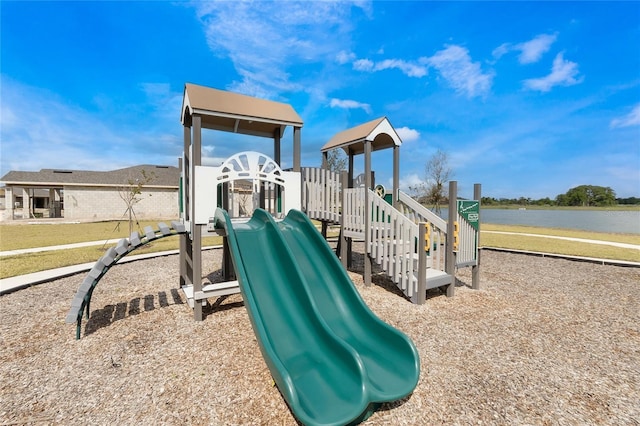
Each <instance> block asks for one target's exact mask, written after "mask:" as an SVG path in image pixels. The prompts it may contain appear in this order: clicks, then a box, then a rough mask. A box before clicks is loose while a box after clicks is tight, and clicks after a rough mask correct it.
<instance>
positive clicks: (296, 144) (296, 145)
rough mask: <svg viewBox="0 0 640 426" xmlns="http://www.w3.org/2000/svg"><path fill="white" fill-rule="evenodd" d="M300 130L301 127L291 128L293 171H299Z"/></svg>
mask: <svg viewBox="0 0 640 426" xmlns="http://www.w3.org/2000/svg"><path fill="white" fill-rule="evenodd" d="M301 130H302V128H301V127H294V128H293V171H294V172H299V171H300V158H301V151H300V133H301Z"/></svg>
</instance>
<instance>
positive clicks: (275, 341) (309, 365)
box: [216, 209, 420, 425]
mask: <svg viewBox="0 0 640 426" xmlns="http://www.w3.org/2000/svg"><path fill="white" fill-rule="evenodd" d="M216 226H217V227H219V228H224V229H225V230H226V233H227V238H228V242H229V248H230V252H231V256H232V260H233V263H234V267H235V270H236V275H237V278H238V281H239V282H240V289H241V291H242V296H243V298H244V302H245V306H246V308H247V311H248V313H249V317H250V319H251V323H252V325H253V329H254V332H255V334H256V337H257V339H258V342H259V345H260V349H261V351H262V355H263V357H264V359H265V362H266V363H267V365H268V367H269V370H270V371H271V374H272V376H273V378H274V381H275V383H276V384H277V386H278V388H279V390H280V392H281V393H282V395H283V397H284V398H285V400H286V401H287V403H288V404H289V407H290V408H291V410H292V412H293V414H294V415H295V416H296V418H297V419H298V420H299V421H300V422H302V423H304V424H305V425H344V424H349V423H357V422H359V421H361V420H363V419H365V418H367V417H368V416H369V415H371V413H372V412H373V411H374V410H375V408H376V407H377V406H378V405H379V404H380V403H381V402H385V401H394V400H397V399H400V398H403V397H405V396H407V395H409V394H410V393H411V392H412V391H413V389H415V386H416V384H417V382H418V377H419V364H420V363H419V358H418V353H417V351H416V349H415V346H414V345H413V343H412V342H411V340H410V339H409V338H408V337H407V336H405V335H404V334H402V333H401V332H400V331H398V330H396V329H394V328H392V327H391V326H389V325H388V324H386V323H384V322H382V321H381V320H380V319H379V318H377V317H376V316H375V315H374V314H373V313H372V312H371V311H370V310H369V308H368V307H367V306H366V305H365V303H364V302H363V301H362V299H361V298H360V295H359V294H358V292H357V290H356V289H355V287H354V286H353V283H352V282H351V280H350V279H349V277H348V275H347V274H346V272H345V271H344V269H343V268H342V265H341V264H340V262H339V261H338V259H337V258H336V257H335V255H334V254H333V252H332V251H331V249H330V247H329V246H328V245H327V243H326V242H325V241H324V239H323V238H322V236H321V235H320V234H319V233H318V231H317V230H316V229H315V227H314V226H313V224H312V223H310V222H309V220H308V219H307V218H306V216H305V215H304V214H302V213H300V212H297V211H292V212H291V213H289V215H288V216H287V218H286V219H285V220H284V221H282V222H280V223H276V222H275V221H274V220H273V218H272V217H271V215H270V214H269V213H267V212H266V211H264V210H260V209H258V210H256V211H255V212H254V215H253V217H252V218H251V219H250V220H249V221H248V222H244V223H235V222H232V221H231V220H230V218H229V216H228V215H227V213H226V212H225V211H224V210H222V209H218V210H217V211H216Z"/></svg>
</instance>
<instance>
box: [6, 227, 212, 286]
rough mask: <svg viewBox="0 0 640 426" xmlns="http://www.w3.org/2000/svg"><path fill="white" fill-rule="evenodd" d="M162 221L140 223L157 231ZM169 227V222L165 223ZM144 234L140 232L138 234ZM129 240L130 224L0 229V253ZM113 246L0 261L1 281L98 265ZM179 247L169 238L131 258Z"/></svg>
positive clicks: (204, 241)
mask: <svg viewBox="0 0 640 426" xmlns="http://www.w3.org/2000/svg"><path fill="white" fill-rule="evenodd" d="M158 222H159V221H144V222H140V228H141V229H144V227H145V226H151V227H152V228H153V229H158ZM164 222H165V223H167V224H169V223H170V221H164ZM138 232H141V230H138ZM128 236H129V224H128V222H125V221H122V222H120V223H118V222H94V223H78V224H53V225H22V224H20V225H13V224H12V225H0V251H7V250H18V249H25V248H33V247H47V246H52V245H59V244H71V243H80V242H85V241H106V240H110V239H117V238H123V237H128ZM219 244H222V238H221V237H215V236H214V237H204V238H203V239H202V245H203V246H212V245H219ZM112 246H114V244H106V245H102V244H101V245H96V246H91V247H82V248H75V249H66V250H55V251H45V252H40V253H29V254H21V255H17V256H5V257H0V279H1V278H8V277H13V276H16V275H23V274H28V273H32V272H39V271H45V270H47V269H54V268H61V267H64V266H70V265H77V264H80V263H88V262H95V261H96V260H98V259H99V258H100V257H102V255H103V254H104V252H105V251H106V250H107V249H108V248H109V247H112ZM178 247H179V241H178V237H177V236H175V237H168V238H163V239H160V240H157V241H154V242H152V243H151V244H148V245H146V246H143V247H141V248H139V249H137V250H135V251H134V252H133V253H132V254H133V255H135V254H143V253H151V252H160V251H166V250H175V249H178Z"/></svg>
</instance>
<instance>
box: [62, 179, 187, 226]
mask: <svg viewBox="0 0 640 426" xmlns="http://www.w3.org/2000/svg"><path fill="white" fill-rule="evenodd" d="M137 198H139V199H140V201H139V202H138V203H136V204H135V205H134V208H133V210H134V212H135V214H136V216H137V218H138V219H162V218H167V219H171V218H178V216H179V212H178V190H177V189H160V188H143V190H142V194H141V195H138V196H137ZM126 210H127V205H126V203H125V202H124V201H123V200H122V198H120V195H119V193H118V189H117V188H101V187H77V186H69V187H65V188H64V217H65V219H73V220H109V219H120V218H122V217H123V215H125V212H126Z"/></svg>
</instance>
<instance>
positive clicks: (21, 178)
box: [0, 164, 180, 188]
mask: <svg viewBox="0 0 640 426" xmlns="http://www.w3.org/2000/svg"><path fill="white" fill-rule="evenodd" d="M143 170H144V173H146V175H147V176H148V177H149V178H150V180H149V182H148V183H146V184H144V186H145V187H147V188H178V182H179V179H180V171H179V169H178V168H177V167H174V166H156V165H149V164H144V165H139V166H133V167H127V168H124V169H118V170H112V171H105V172H95V171H87V170H65V169H42V170H40V171H39V172H23V171H14V170H12V171H10V172H9V173H7V174H6V175H4V176H3V177H2V178H1V179H0V182H2V183H4V184H5V185H17V186H41V187H64V186H124V185H129V184H130V183H131V182H136V180H139V179H140V180H144V177H143V176H144V175H143Z"/></svg>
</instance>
